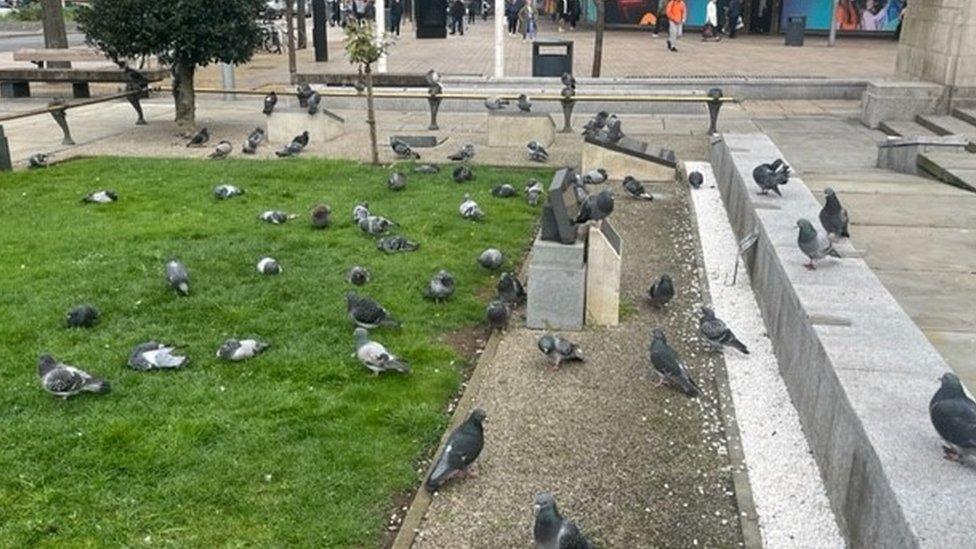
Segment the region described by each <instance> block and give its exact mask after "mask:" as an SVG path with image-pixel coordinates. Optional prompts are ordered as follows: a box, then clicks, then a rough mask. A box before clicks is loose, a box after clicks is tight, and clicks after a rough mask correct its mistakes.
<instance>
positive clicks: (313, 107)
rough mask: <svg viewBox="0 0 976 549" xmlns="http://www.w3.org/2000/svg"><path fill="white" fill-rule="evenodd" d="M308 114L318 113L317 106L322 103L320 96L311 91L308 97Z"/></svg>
mask: <svg viewBox="0 0 976 549" xmlns="http://www.w3.org/2000/svg"><path fill="white" fill-rule="evenodd" d="M307 101H308V114H313V115H314V114H317V113H318V112H319V104H320V103H322V96H321V95H319V92H317V91H314V90H313V91H312V93H311V94H309V96H308V100H307Z"/></svg>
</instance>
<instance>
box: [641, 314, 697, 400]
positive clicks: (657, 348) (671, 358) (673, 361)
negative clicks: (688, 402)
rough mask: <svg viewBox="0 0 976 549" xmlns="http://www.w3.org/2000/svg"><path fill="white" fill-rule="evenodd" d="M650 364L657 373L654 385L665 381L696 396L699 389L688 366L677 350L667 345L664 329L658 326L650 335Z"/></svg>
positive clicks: (687, 393)
mask: <svg viewBox="0 0 976 549" xmlns="http://www.w3.org/2000/svg"><path fill="white" fill-rule="evenodd" d="M651 365H653V366H654V371H655V372H657V375H658V382H657V384H656V386H658V387H660V386H661V385H663V384H665V383H667V384H673V385H676V386H677V387H678V388H679V389H681V392H683V393H684V394H686V395H688V396H690V397H696V396H698V393H699V392H700V391H699V390H698V386H697V385H695V382H694V381H692V379H691V374H690V373H688V367H687V366H685V363H684V362H682V361H681V358H680V357H679V356H678V353H677V351H675V350H674V349H672V348H671V346H670V345H668V341H667V339H665V337H664V330H662V329H660V328H654V331H653V332H652V336H651Z"/></svg>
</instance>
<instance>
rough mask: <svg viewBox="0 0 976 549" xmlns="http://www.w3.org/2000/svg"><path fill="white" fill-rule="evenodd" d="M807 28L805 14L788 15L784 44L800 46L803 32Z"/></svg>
mask: <svg viewBox="0 0 976 549" xmlns="http://www.w3.org/2000/svg"><path fill="white" fill-rule="evenodd" d="M806 30H807V16H806V15H790V16H788V17H787V18H786V45H787V46H802V45H803V33H804V32H806Z"/></svg>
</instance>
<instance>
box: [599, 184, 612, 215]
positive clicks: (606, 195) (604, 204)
mask: <svg viewBox="0 0 976 549" xmlns="http://www.w3.org/2000/svg"><path fill="white" fill-rule="evenodd" d="M596 205H597V207H598V208H599V209H600V210H601V211H603V212H606V213H607V214H608V215H609V214H610V212H612V211H613V191H611V190H610V189H604V190H602V191H600V194H598V195H596Z"/></svg>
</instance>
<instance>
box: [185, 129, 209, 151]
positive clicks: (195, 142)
mask: <svg viewBox="0 0 976 549" xmlns="http://www.w3.org/2000/svg"><path fill="white" fill-rule="evenodd" d="M207 141H210V130H208V129H207V128H205V127H204V128H200V131H198V132H197V133H195V134H193V137H191V138H190V141H189V143H187V144H186V146H187V147H202V146H203V144H204V143H206V142H207Z"/></svg>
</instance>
